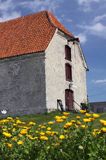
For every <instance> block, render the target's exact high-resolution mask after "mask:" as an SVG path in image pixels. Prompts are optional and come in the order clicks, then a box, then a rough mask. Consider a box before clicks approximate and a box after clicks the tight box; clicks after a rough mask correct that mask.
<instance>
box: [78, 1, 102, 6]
mask: <svg viewBox="0 0 106 160" xmlns="http://www.w3.org/2000/svg"><path fill="white" fill-rule="evenodd" d="M100 1H101V0H78V3H79V4H80V5H83V4H87V5H88V4H90V3H92V2H100Z"/></svg>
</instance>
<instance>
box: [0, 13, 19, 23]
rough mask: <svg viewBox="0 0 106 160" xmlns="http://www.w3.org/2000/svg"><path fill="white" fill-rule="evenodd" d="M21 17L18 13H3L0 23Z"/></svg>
mask: <svg viewBox="0 0 106 160" xmlns="http://www.w3.org/2000/svg"><path fill="white" fill-rule="evenodd" d="M20 16H21V13H20V12H15V11H14V12H10V13H8V12H5V13H4V14H3V15H2V16H1V17H0V22H4V21H7V20H10V19H14V18H17V17H20Z"/></svg>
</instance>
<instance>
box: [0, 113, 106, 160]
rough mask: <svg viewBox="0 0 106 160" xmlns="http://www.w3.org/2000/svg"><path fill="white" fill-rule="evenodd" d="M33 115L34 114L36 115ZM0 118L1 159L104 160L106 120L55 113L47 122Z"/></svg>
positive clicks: (89, 116)
mask: <svg viewBox="0 0 106 160" xmlns="http://www.w3.org/2000/svg"><path fill="white" fill-rule="evenodd" d="M35 116H36V115H35ZM47 116H48V115H45V118H44V117H43V118H44V119H43V120H42V121H41V122H40V123H39V120H38V122H37V120H36V121H35V120H33V121H32V120H30V121H28V119H24V120H23V118H21V117H15V118H13V117H7V118H4V119H0V160H106V120H105V119H104V118H103V117H102V116H100V115H99V114H95V113H86V111H85V110H80V113H79V114H74V116H73V114H72V113H70V112H63V113H60V112H57V113H55V114H52V118H51V120H50V116H49V118H47Z"/></svg>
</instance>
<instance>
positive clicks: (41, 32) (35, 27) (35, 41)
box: [0, 11, 73, 58]
mask: <svg viewBox="0 0 106 160" xmlns="http://www.w3.org/2000/svg"><path fill="white" fill-rule="evenodd" d="M56 28H58V29H59V30H61V31H62V32H64V33H65V34H66V35H68V36H70V37H73V35H72V34H71V33H70V32H69V31H68V30H67V29H65V27H64V26H63V25H62V24H61V23H60V22H59V21H58V20H57V19H56V18H55V17H54V16H53V15H52V13H50V12H48V11H42V12H39V13H37V14H32V15H29V16H24V17H20V18H17V19H14V20H10V21H7V22H1V23H0V58H5V57H12V56H17V55H23V54H29V53H33V52H41V51H44V50H45V49H46V48H47V46H48V45H49V43H50V41H51V39H52V37H53V35H54V33H55V30H56Z"/></svg>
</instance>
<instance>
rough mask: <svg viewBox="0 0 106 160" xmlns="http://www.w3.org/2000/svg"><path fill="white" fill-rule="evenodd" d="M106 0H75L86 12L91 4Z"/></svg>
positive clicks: (90, 8)
mask: <svg viewBox="0 0 106 160" xmlns="http://www.w3.org/2000/svg"><path fill="white" fill-rule="evenodd" d="M105 1H106V0H77V2H78V4H79V5H80V6H81V10H83V11H84V12H88V11H91V10H92V4H94V3H102V2H105Z"/></svg>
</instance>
